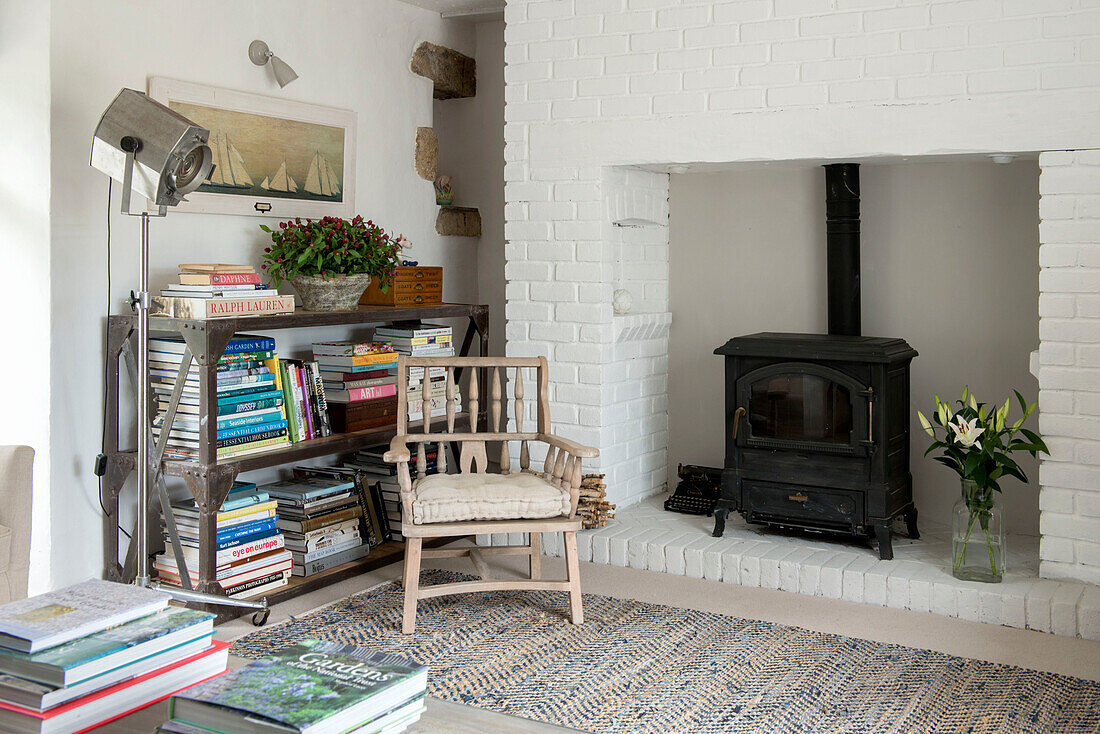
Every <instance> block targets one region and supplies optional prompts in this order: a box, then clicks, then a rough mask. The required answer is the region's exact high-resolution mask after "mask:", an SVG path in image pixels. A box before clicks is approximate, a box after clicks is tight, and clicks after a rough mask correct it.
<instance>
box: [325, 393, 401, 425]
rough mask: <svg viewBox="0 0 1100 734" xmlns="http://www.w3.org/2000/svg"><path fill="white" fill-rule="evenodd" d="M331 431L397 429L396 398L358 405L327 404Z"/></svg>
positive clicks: (366, 401) (370, 401)
mask: <svg viewBox="0 0 1100 734" xmlns="http://www.w3.org/2000/svg"><path fill="white" fill-rule="evenodd" d="M328 417H329V420H330V421H331V422H332V430H333V431H335V432H337V433H351V432H352V431H362V430H365V429H367V428H382V427H383V426H393V427H395V428H396V427H397V396H396V395H394V396H392V397H388V398H379V399H377V400H365V401H363V402H359V403H329V404H328Z"/></svg>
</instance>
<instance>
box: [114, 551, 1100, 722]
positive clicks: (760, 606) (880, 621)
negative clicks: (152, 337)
mask: <svg viewBox="0 0 1100 734" xmlns="http://www.w3.org/2000/svg"><path fill="white" fill-rule="evenodd" d="M508 561H511V564H512V567H513V568H514V569H518V568H519V564H520V563H521V561H520V560H519V559H502V560H501V563H502V564H504V563H507V562H508ZM425 565H428V564H425ZM433 565H435V566H437V567H439V568H454V569H457V570H463V571H469V568H468V567H466V566H465V565H464V564H463V563H462V562H461V561H440V562H437V563H435V564H433ZM543 568H544V573H545V574H546V575H547V576H548V577H553V576H554V575H557V576H558V577H564V569H563V562H562V561H561V560H560V559H557V558H547V559H544V561H543ZM399 575H400V566H397V565H394V566H388V567H386V568H383V569H379V570H378V571H374V572H371V573H368V574H364V575H363V576H359V577H357V578H354V579H349V580H348V581H345V582H343V583H340V584H335V585H333V586H330V587H328V588H326V589H322V590H320V591H316V592H314V593H312V594H309V595H306V596H303V597H299V598H298V599H294V600H292V601H290V602H286V603H283V604H280V605H279V606H277V607H275V608H274V609H273V610H272V614H271V621H270V622H269V624H277V623H279V622H280V621H283V620H286V619H288V618H289V617H290V616H297V615H300V614H302V613H304V612H307V611H309V610H311V609H314V608H316V607H318V606H321V605H323V604H327V603H328V602H331V601H335V600H337V599H341V598H343V597H345V596H347V595H349V594H353V593H355V592H357V591H361V590H363V589H366V588H370V587H371V586H374V585H375V584H378V583H381V582H383V581H390V580H393V579H396V578H398V577H399ZM581 578H582V583H583V586H584V590H585V592H586V593H599V594H604V595H607V596H614V597H620V598H632V599H638V600H641V601H647V602H653V603H657V604H668V605H670V606H676V607H682V608H687V609H698V610H701V611H710V612H720V613H722V614H730V615H736V616H742V617H750V618H753V619H763V620H768V621H771V622H779V623H782V624H791V625H797V626H800V627H805V628H807V629H812V630H817V631H820V632H833V633H838V634H844V635H851V636H853V637H862V638H865V639H871V640H877V641H879V642H893V643H898V644H902V645H910V646H913V647H920V648H926V649H929V650H937V651H939V652H944V653H949V654H951V655H961V656H965V657H971V658H979V659H982V660H989V661H992V662H997V663H1004V664H1008V665H1018V666H1021V667H1025V668H1031V669H1034V670H1043V671H1048V672H1052V673H1061V674H1063V675H1072V676H1076V677H1080V678H1088V679H1090V680H1095V681H1100V642H1092V641H1088V640H1080V639H1072V638H1067V637H1056V636H1054V635H1049V634H1044V633H1042V632H1032V631H1026V630H1019V629H1013V628H1010V627H995V626H992V625H987V624H980V623H977V622H966V621H963V620H960V619H954V618H950V617H942V616H939V615H935V614H921V613H916V612H908V611H904V610H899V609H889V608H886V607H876V606H869V605H866V604H854V603H850V602H844V601H837V600H832V599H822V598H819V597H809V596H806V595H803V594H795V593H789V592H785V591H772V590H769V589H756V588H746V587H741V586H736V585H732V584H724V583H721V582H715V581H705V580H700V579H691V578H687V577H684V576H671V575H668V574H661V573H653V572H650V571H637V570H634V569H629V568H620V567H617V566H606V565H602V564H592V563H582V564H581ZM253 629H254V628H253V627H252V626H251V625H250V624H248V622H247V621H245V620H244V619H242V620H238V621H236V622H230V623H227V624H224V625H222V626H221V627H219V628H218V637H219V638H220V639H224V640H232V639H234V638H236V637H239V636H240V635H243V634H247V633H248V632H251V631H252V630H253ZM235 662H237V663H238V664H239V661H235ZM165 717H166V706H164V705H159V706H154V707H151V708H150V709H147V710H145V711H142V712H139V713H138V714H134V715H133V716H129V717H126V718H125V719H122V720H120V721H118V722H115V723H114V724H110V725H107V726H104V727H100V728H99V729H97V731H99V732H105V733H107V734H131V733H133V732H151V731H152V728H153V727H154V726H155V725H156V724H158V723H160V722H161V721H163V720H164V718H165ZM410 731H411V732H425V733H426V732H439V733H445V734H466V733H467V732H471V733H472V732H480V733H482V734H485V733H487V732H496V731H499V732H511V731H516V732H519V731H523V732H531V733H532V734H538V733H539V732H547V734H549V733H550V732H561V731H564V730H562V729H559V728H556V727H542V726H540V725H535V724H534V723H533V722H522V721H516V720H515V719H507V718H504V717H499V716H497V715H495V714H490V713H488V712H483V711H478V710H476V709H470V708H467V707H461V706H456V705H454V704H445V703H443V702H433V705H432V706H431V707H430V709H429V712H428V714H427V715H426V716H425V718H424V719H423V720H422V721H421V722H420V723H419V724H417V725H416V727H415V728H413V729H410Z"/></svg>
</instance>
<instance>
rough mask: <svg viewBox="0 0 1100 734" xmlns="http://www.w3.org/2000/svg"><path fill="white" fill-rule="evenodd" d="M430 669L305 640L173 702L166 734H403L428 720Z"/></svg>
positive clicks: (359, 649) (162, 728)
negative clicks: (424, 718) (426, 702)
mask: <svg viewBox="0 0 1100 734" xmlns="http://www.w3.org/2000/svg"><path fill="white" fill-rule="evenodd" d="M427 686H428V668H427V666H425V665H421V664H419V663H417V662H415V661H412V660H407V659H405V658H403V657H400V656H397V655H388V654H386V653H381V652H372V651H370V650H367V649H365V648H362V647H357V646H355V645H342V644H340V643H337V642H327V641H320V640H302V641H301V642H299V643H297V644H295V645H292V646H290V647H286V648H283V649H282V650H279V651H278V652H276V653H273V654H272V655H270V656H268V657H267V658H265V659H263V660H256V661H253V662H251V663H249V664H248V665H246V666H244V667H243V668H238V669H237V670H233V671H230V672H229V673H227V674H226V675H223V676H221V677H220V678H217V679H215V680H212V681H209V682H207V683H203V684H202V685H198V686H195V687H194V688H192V689H190V690H188V691H186V692H184V693H181V694H178V695H176V696H174V697H173V698H172V701H171V703H170V705H169V712H170V715H171V717H172V720H171V721H169V722H167V723H165V724H162V725H161V726H160V728H159V729H158V731H159V732H165V733H166V734H197V733H205V732H219V733H220V734H343V733H344V732H349V733H351V732H354V734H380V733H382V732H385V734H396V732H401V731H404V730H405V729H407V728H408V727H409V726H410V725H411V724H413V723H414V722H415V721H417V720H418V719H419V718H420V715H421V714H422V713H423V712H424V710H425V706H424V696H425V691H426V689H427Z"/></svg>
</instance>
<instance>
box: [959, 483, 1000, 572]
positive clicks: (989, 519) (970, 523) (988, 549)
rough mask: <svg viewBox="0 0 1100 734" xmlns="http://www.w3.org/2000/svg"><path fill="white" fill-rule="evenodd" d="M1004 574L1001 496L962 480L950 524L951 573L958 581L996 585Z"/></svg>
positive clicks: (990, 489) (988, 488) (987, 488)
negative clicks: (960, 490)
mask: <svg viewBox="0 0 1100 734" xmlns="http://www.w3.org/2000/svg"><path fill="white" fill-rule="evenodd" d="M1004 572H1005V530H1004V512H1003V510H1002V508H1001V498H1000V493H999V492H996V491H994V490H993V488H992V487H981V486H978V484H977V483H976V482H974V481H972V480H970V479H963V480H962V497H960V498H959V500H958V501H957V502H956V503H955V508H954V510H953V512H952V521H951V573H952V574H953V575H954V576H955V578H957V579H964V580H966V581H984V582H986V583H998V582H1000V581H1001V579H1003V578H1004Z"/></svg>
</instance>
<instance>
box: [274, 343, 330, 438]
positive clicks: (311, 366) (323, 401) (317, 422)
mask: <svg viewBox="0 0 1100 734" xmlns="http://www.w3.org/2000/svg"><path fill="white" fill-rule="evenodd" d="M279 376H280V378H281V381H282V386H283V400H284V401H285V404H286V417H287V420H288V421H289V424H288V434H289V436H290V440H291V442H293V443H297V442H298V441H307V440H309V439H311V438H322V437H324V436H331V435H332V426H331V424H330V422H329V409H328V398H327V396H326V390H325V385H324V382H323V380H322V379H321V367H320V365H318V364H317V362H306V361H302V360H300V359H283V360H279Z"/></svg>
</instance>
